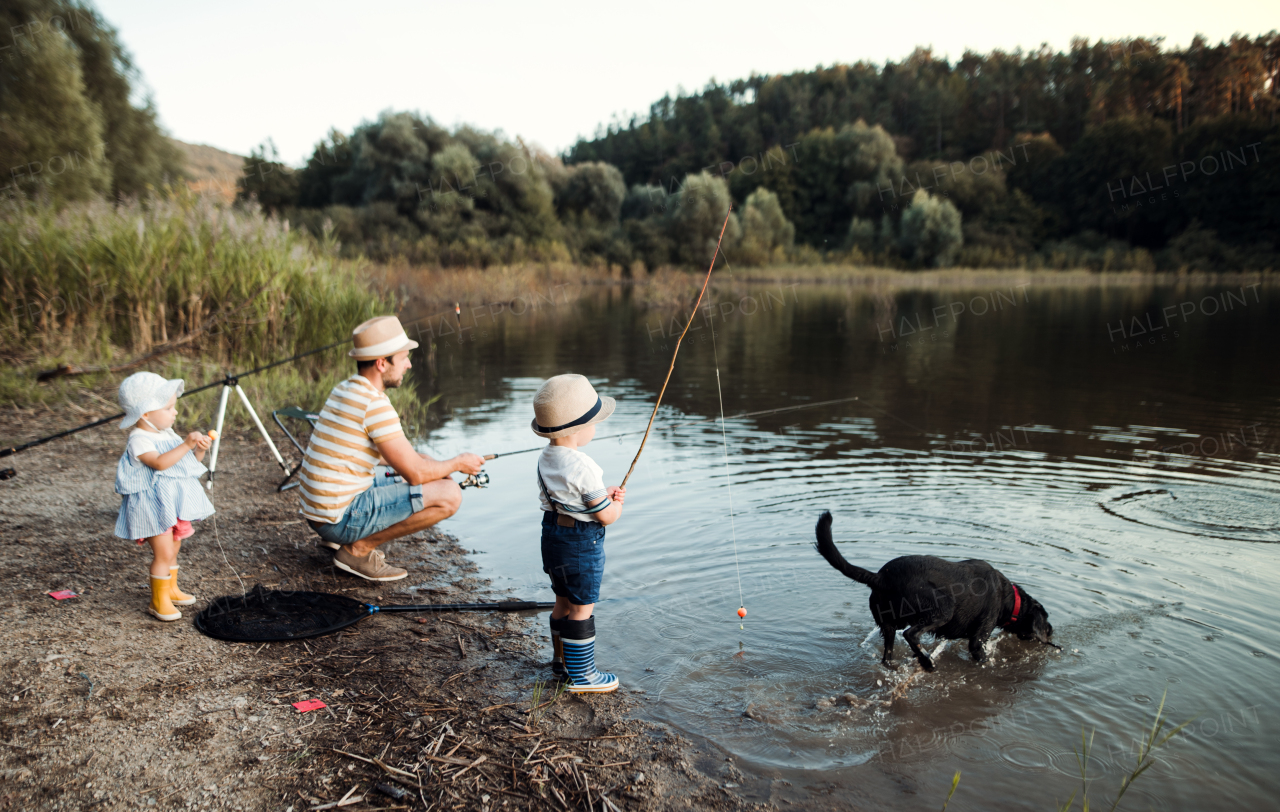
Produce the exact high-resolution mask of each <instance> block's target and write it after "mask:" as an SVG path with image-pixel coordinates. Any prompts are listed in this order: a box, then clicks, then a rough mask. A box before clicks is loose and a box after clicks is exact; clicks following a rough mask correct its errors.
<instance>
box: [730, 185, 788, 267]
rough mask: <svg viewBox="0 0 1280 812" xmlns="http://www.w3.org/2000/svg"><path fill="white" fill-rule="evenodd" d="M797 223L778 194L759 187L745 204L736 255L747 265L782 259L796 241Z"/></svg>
mask: <svg viewBox="0 0 1280 812" xmlns="http://www.w3.org/2000/svg"><path fill="white" fill-rule="evenodd" d="M795 238H796V227H795V226H794V225H792V223H791V221H790V220H788V219H787V216H786V215H785V214H783V213H782V206H781V204H779V202H778V196H777V195H775V194H774V193H773V192H771V191H769V190H768V189H766V188H764V187H763V186H761V187H758V188H757V189H756V190H755V191H754V192H752V193H751V195H750V196H748V197H747V200H746V203H745V204H744V205H743V207H742V242H741V243H740V244H739V246H738V250H737V255H738V257H739V258H740V259H741V262H742V264H744V265H767V264H768V263H769V262H771V261H775V260H777V261H782V260H785V258H786V252H787V251H788V250H789V249H790V248H791V246H792V244H794V243H795Z"/></svg>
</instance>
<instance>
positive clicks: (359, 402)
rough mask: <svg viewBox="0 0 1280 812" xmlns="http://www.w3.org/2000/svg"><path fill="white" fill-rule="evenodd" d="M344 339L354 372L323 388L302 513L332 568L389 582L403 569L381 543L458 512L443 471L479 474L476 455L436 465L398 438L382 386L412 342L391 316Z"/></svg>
mask: <svg viewBox="0 0 1280 812" xmlns="http://www.w3.org/2000/svg"><path fill="white" fill-rule="evenodd" d="M352 342H353V343H354V345H355V347H354V349H352V350H351V351H350V352H349V353H348V355H349V356H351V357H352V358H354V359H355V360H356V374H355V375H353V376H351V377H350V378H348V379H347V380H345V381H343V382H342V383H340V384H338V385H337V386H335V387H334V388H333V391H332V392H330V393H329V399H328V400H327V401H326V402H325V404H324V409H323V410H321V412H320V420H319V422H318V423H317V424H316V427H315V430H314V431H313V432H312V433H311V441H310V442H308V443H307V452H306V454H305V455H304V456H303V459H302V470H301V471H300V472H299V474H298V477H299V480H300V482H301V487H299V489H298V491H299V495H300V497H301V499H302V510H301V511H300V512H301V513H302V515H303V516H305V517H306V519H307V522H308V523H309V524H310V525H311V528H312V529H313V530H315V531H316V534H317V535H318V536H320V543H321V544H323V545H324V546H326V547H331V548H333V549H335V550H337V551H338V552H337V555H335V556H334V558H333V563H334V566H336V567H337V568H338V569H340V570H345V571H346V572H349V573H351V574H352V575H358V576H360V577H361V578H364V579H366V580H369V581H397V580H399V579H401V578H403V577H405V576H406V575H408V574H409V573H408V571H406V570H403V569H401V568H399V567H393V566H391V565H390V564H388V563H387V562H386V557H385V556H384V555H383V553H382V551H381V550H379V549H377V548H378V547H379V545H382V544H384V543H386V542H388V541H391V540H392V539H397V538H400V537H401V536H407V535H410V534H411V533H416V532H418V531H419V530H424V529H426V528H428V527H430V526H431V525H433V524H435V523H436V522H439V521H441V520H443V519H447V518H449V517H450V516H452V515H453V514H454V513H457V512H458V508H459V507H460V506H461V505H462V489H461V488H459V487H458V485H457V483H455V482H454V481H453V480H452V479H450V478H449V475H450V474H452V473H453V472H454V471H460V472H461V473H464V474H478V473H479V472H480V467H481V466H482V465H484V459H483V458H482V457H480V456H479V455H476V454H459V455H458V456H456V457H454V458H453V459H450V460H444V461H443V462H441V461H437V460H434V459H432V458H431V457H428V456H427V455H425V454H419V453H418V452H416V451H414V450H413V446H412V445H410V444H409V440H408V439H407V438H406V437H405V436H404V430H403V429H401V427H400V416H399V415H397V414H396V410H395V409H394V408H393V407H392V405H391V401H390V400H388V399H387V395H386V390H388V389H393V388H395V387H397V386H399V385H400V384H401V383H403V382H404V374H405V371H406V370H408V369H409V368H410V367H411V366H412V364H410V363H409V351H410V350H412V349H413V348H415V347H417V346H418V342H416V341H412V340H410V338H409V336H407V335H406V334H405V332H404V327H402V326H401V325H400V320H399V319H397V318H396V317H395V316H379V317H377V318H372V319H369V320H368V321H366V322H365V323H364V324H361V325H360V326H359V327H357V328H356V329H355V330H354V331H353V332H352ZM397 474H398V475H399V476H398V477H397V476H396V475H397Z"/></svg>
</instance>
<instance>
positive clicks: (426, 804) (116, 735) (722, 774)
mask: <svg viewBox="0 0 1280 812" xmlns="http://www.w3.org/2000/svg"><path fill="white" fill-rule="evenodd" d="M77 417H79V415H77ZM68 425H74V423H73V422H72V421H71V420H69V419H68V416H67V415H64V414H59V413H50V412H47V411H44V412H41V413H35V412H22V411H19V410H15V409H13V408H12V407H8V408H6V409H5V413H4V414H3V415H2V416H0V438H3V442H4V444H6V445H8V444H10V443H16V442H22V441H24V440H28V439H32V438H35V437H38V436H41V435H43V434H46V433H50V432H52V431H56V430H58V429H61V428H65V427H67V426H68ZM122 440H123V438H122V435H121V434H120V433H119V432H117V431H115V430H114V429H111V428H99V429H92V430H90V431H87V432H83V433H81V434H78V435H74V436H72V437H68V438H64V439H61V440H57V441H54V442H52V443H49V444H47V445H44V446H41V447H39V448H36V449H33V450H31V451H28V452H25V453H23V454H20V455H17V456H15V457H10V458H7V459H5V460H0V467H10V466H12V467H13V468H15V469H16V470H17V475H16V476H15V477H14V478H12V479H9V480H7V481H3V482H0V563H2V564H3V567H4V571H5V572H6V573H8V574H9V576H10V578H12V580H11V581H10V582H9V588H8V589H5V590H4V591H3V594H2V595H0V623H2V626H0V628H3V630H4V632H3V640H4V650H3V652H0V663H2V664H3V665H2V667H0V674H2V675H3V676H2V677H0V678H2V679H3V680H4V682H3V687H2V689H0V708H3V710H2V711H0V779H3V780H0V809H4V810H8V809H14V810H25V809H44V810H49V809H94V810H111V809H133V808H137V807H139V806H143V807H151V806H158V807H163V808H173V809H188V808H189V809H232V810H259V809H264V810H265V809H271V810H290V809H292V810H295V811H296V812H301V810H310V809H314V808H325V807H324V805H326V804H328V805H330V806H329V808H333V809H339V808H340V809H343V810H348V809H349V810H367V809H413V810H424V809H492V810H497V809H604V808H606V807H607V808H609V809H699V810H708V809H738V808H775V807H773V806H772V805H769V806H767V807H766V806H764V805H761V804H757V803H754V802H751V801H748V800H746V799H745V798H743V797H742V796H740V795H737V794H735V792H734V790H733V789H726V788H725V784H736V785H742V784H743V783H746V784H748V785H754V789H755V790H756V791H755V792H751V793H750V794H751V795H754V796H755V797H756V798H757V799H762V800H763V799H764V798H767V797H768V795H769V793H767V792H766V793H765V795H764V798H762V797H761V795H760V794H759V789H761V788H760V787H759V784H758V782H757V781H753V780H752V779H751V777H748V776H744V775H743V774H742V773H741V772H740V771H739V770H738V769H737V767H736V766H735V765H734V764H733V762H732V760H730V759H727V758H726V757H725V755H724V754H723V753H719V752H715V751H713V750H710V749H707V748H706V747H705V746H702V745H696V744H694V743H691V742H689V741H688V740H686V739H683V738H681V737H680V736H679V735H677V734H676V733H675V732H673V731H672V730H670V729H667V728H665V727H662V726H658V725H653V724H649V723H647V722H643V721H640V720H638V719H637V718H636V715H635V711H636V709H637V706H638V703H639V701H641V700H640V698H639V697H638V696H637V695H636V694H634V693H632V692H629V691H623V692H620V693H618V694H614V695H604V696H591V697H577V696H561V697H560V698H559V699H558V700H557V701H555V702H554V703H552V704H550V705H549V706H547V707H544V708H542V709H541V711H540V716H539V718H537V720H536V721H535V720H534V719H533V718H532V717H531V715H530V714H529V709H530V706H531V698H532V693H533V686H534V683H535V681H536V680H539V679H550V677H551V674H550V670H549V669H548V668H547V667H546V662H545V659H546V658H547V657H548V656H549V643H548V642H547V641H546V640H545V638H544V634H545V631H544V626H545V618H542V617H539V618H532V617H526V616H520V615H510V614H498V613H494V614H461V613H450V614H439V615H433V616H431V617H428V618H425V619H423V620H421V621H419V620H418V619H417V618H416V617H415V616H413V615H411V614H405V615H400V614H397V615H382V616H377V617H373V618H370V619H368V620H365V621H362V622H361V623H360V624H358V625H356V626H353V627H350V628H348V629H347V630H344V631H342V632H339V633H337V634H334V635H331V636H328V637H323V638H318V639H315V640H311V641H306V642H297V643H281V644H269V645H263V646H259V645H248V644H228V643H224V642H221V641H217V640H212V639H209V638H207V637H204V636H202V635H201V634H200V633H198V632H197V631H196V630H195V628H194V627H193V626H192V623H191V621H192V618H193V617H194V615H195V611H191V610H197V611H198V610H199V609H200V608H202V607H203V606H204V605H205V604H206V602H207V601H208V600H209V599H211V598H213V597H216V596H218V595H224V594H236V593H238V592H239V590H240V588H241V587H240V581H239V580H238V578H237V576H239V578H241V579H243V581H244V584H245V585H246V586H248V587H252V585H253V584H255V583H261V584H263V585H265V586H268V587H275V586H278V585H283V587H285V588H293V589H306V588H309V589H314V590H317V591H326V592H336V593H338V594H342V595H350V596H352V597H356V598H359V599H360V600H364V601H369V602H376V603H388V604H392V603H443V602H453V601H484V600H493V599H497V598H499V597H501V596H499V595H496V594H493V593H492V592H491V591H490V590H489V589H488V582H487V581H485V580H483V579H482V578H480V577H478V575H477V571H476V567H475V565H474V564H473V563H471V562H470V561H469V560H468V559H467V558H466V557H465V556H464V552H465V551H464V550H463V549H462V547H461V546H460V545H459V543H458V540H457V539H454V538H452V537H450V536H448V535H446V534H443V533H439V532H433V533H429V534H420V535H419V536H417V537H411V538H408V539H402V540H400V541H397V542H393V543H391V544H388V545H386V546H385V547H384V548H383V549H384V550H386V552H387V557H388V559H389V560H390V561H392V562H393V563H397V564H400V565H403V566H406V567H407V568H408V569H409V571H410V575H409V577H408V578H406V579H405V580H402V581H397V582H394V583H391V584H383V585H376V584H371V583H369V582H365V581H359V580H357V579H355V578H353V577H351V576H349V575H346V574H344V573H341V572H336V571H335V570H334V569H333V567H332V565H331V563H330V561H331V559H330V556H329V555H327V554H325V553H326V552H327V551H323V550H322V549H321V548H319V547H317V546H316V544H315V543H314V536H313V534H312V532H311V530H310V529H309V528H308V527H307V526H306V524H305V523H303V522H301V520H300V517H299V516H298V515H297V513H296V499H295V497H294V496H293V495H292V493H285V494H279V493H277V492H276V490H275V485H276V484H277V482H278V481H279V479H280V471H279V469H278V468H277V467H276V465H275V463H274V462H272V461H270V458H269V456H268V454H267V452H266V448H265V445H263V443H262V441H261V439H260V438H258V437H256V436H248V435H244V436H236V435H231V436H229V437H228V438H227V442H226V443H225V444H224V445H223V448H222V454H221V458H220V460H219V467H220V469H221V470H222V471H223V472H225V473H220V474H219V477H218V481H217V484H216V485H215V487H214V490H213V493H212V499H213V502H214V504H215V505H216V506H217V508H218V513H217V516H216V517H215V519H211V520H208V521H205V522H201V523H198V525H197V533H196V535H195V536H194V537H192V538H191V539H189V540H188V541H187V542H186V543H185V545H184V547H183V551H182V556H181V561H180V563H181V565H182V570H181V572H182V584H183V587H184V588H185V589H186V590H187V591H188V592H191V593H192V594H194V595H196V596H198V597H199V598H200V599H201V600H200V602H199V603H198V604H197V605H196V606H194V607H190V608H189V609H188V610H186V611H184V615H185V617H184V618H183V619H182V620H180V621H177V622H174V623H167V624H165V623H160V622H158V621H156V620H154V619H152V618H151V617H150V616H148V615H146V614H145V613H144V611H143V610H144V607H145V606H146V604H147V600H148V597H149V592H148V583H147V567H148V564H149V562H150V553H149V550H148V548H145V547H140V546H138V545H136V544H134V543H132V542H128V541H124V540H121V539H118V538H115V536H114V534H113V527H114V523H115V518H116V513H117V509H118V506H119V497H118V496H116V494H115V493H114V492H113V489H112V485H113V480H114V472H115V466H116V461H117V460H118V458H119V454H120V453H121V450H122V448H123V442H122ZM466 509H467V508H466V505H465V503H464V506H463V510H466ZM219 544H220V545H221V547H220V546H219ZM56 590H72V591H74V592H76V593H78V595H79V597H75V598H71V599H69V600H62V601H56V600H54V599H53V598H51V597H49V596H48V595H47V594H46V593H48V592H51V591H56ZM302 699H321V700H322V701H324V702H325V703H326V704H327V707H326V708H324V709H322V710H318V711H312V712H308V713H299V712H298V711H296V710H295V709H294V708H293V707H292V705H291V703H293V702H296V701H299V700H302ZM340 751H341V752H340ZM345 754H350V755H345ZM379 785H381V786H382V789H379V788H378V786H379ZM739 791H741V790H739ZM344 798H345V801H343V799H344ZM355 799H360V800H355ZM340 801H342V802H343V803H342V805H341V806H340V807H339V806H334V804H335V803H337V802H340ZM784 803H785V801H784Z"/></svg>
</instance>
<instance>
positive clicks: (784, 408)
mask: <svg viewBox="0 0 1280 812" xmlns="http://www.w3.org/2000/svg"><path fill="white" fill-rule="evenodd" d="M857 399H858V396H857V395H855V396H853V397H850V398H835V399H834V400H818V401H814V402H813V403H800V404H797V405H795V406H780V407H778V408H776V409H761V410H760V411H757V412H742V413H741V414H735V415H734V416H733V419H734V420H741V419H742V418H744V417H763V416H765V415H770V414H781V413H783V412H796V411H800V410H801V409H816V408H817V407H819V406H831V405H834V404H836V403H850V402H852V401H855V400H857ZM719 419H720V418H718V417H699V418H697V419H696V420H682V421H680V422H678V423H668V424H667V425H665V426H658V430H659V431H663V430H665V429H677V428H680V427H681V426H695V425H697V424H699V423H708V422H710V421H712V420H719ZM643 431H645V429H636V430H635V431H623V432H619V433H617V434H608V435H605V436H604V437H599V438H597V439H599V440H614V439H618V438H621V437H630V436H631V435H633V434H640V433H641V432H643ZM544 448H546V446H545V445H540V446H534V447H533V448H522V449H520V450H519V451H503V452H502V453H500V454H486V455H485V456H484V458H485V459H486V460H495V459H497V458H498V457H511V456H514V455H516V454H528V453H531V452H533V451H541V450H542V449H544Z"/></svg>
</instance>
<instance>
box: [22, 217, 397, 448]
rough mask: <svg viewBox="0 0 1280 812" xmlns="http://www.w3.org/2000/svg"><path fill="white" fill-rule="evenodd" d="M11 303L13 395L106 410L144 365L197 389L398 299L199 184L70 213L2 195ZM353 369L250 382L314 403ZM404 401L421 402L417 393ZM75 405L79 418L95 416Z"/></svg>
mask: <svg viewBox="0 0 1280 812" xmlns="http://www.w3.org/2000/svg"><path fill="white" fill-rule="evenodd" d="M0 301H3V308H2V309H0V402H3V403H10V404H33V403H46V404H53V403H56V404H67V403H72V404H75V403H79V404H80V405H81V406H84V407H87V408H88V409H89V410H91V411H93V412H94V414H95V415H96V414H97V413H99V412H102V411H104V410H105V409H109V408H110V407H111V403H110V401H112V400H114V394H115V393H114V387H115V385H116V384H117V383H118V381H119V380H120V379H122V378H123V377H124V376H125V375H127V374H130V373H131V372H134V371H137V370H139V369H147V370H151V371H155V372H158V373H161V374H164V375H166V376H170V377H184V378H186V379H187V388H188V389H192V388H195V387H196V386H198V385H200V384H201V383H205V382H208V381H212V380H215V379H217V378H220V377H222V375H223V373H225V372H231V371H237V370H243V369H246V368H251V367H254V366H258V365H261V364H263V363H267V362H269V361H273V360H276V359H278V358H281V357H286V356H289V355H292V354H295V353H298V352H303V351H306V350H310V349H312V348H315V347H318V346H322V345H325V344H330V343H334V342H337V341H342V340H343V339H345V338H347V337H348V336H349V335H350V331H351V328H352V327H354V326H355V325H356V324H359V323H360V322H361V321H364V320H365V319H367V318H369V317H370V316H374V315H378V314H384V313H393V312H395V306H396V302H395V299H394V297H393V296H392V295H391V294H390V293H388V292H386V291H385V289H384V288H382V287H380V286H377V285H373V284H371V283H370V281H369V279H368V278H367V275H366V274H365V273H363V272H362V271H361V269H360V265H359V264H358V263H356V262H351V261H347V260H341V259H339V258H338V250H337V246H336V245H335V244H334V243H333V242H332V241H331V240H329V239H327V238H325V239H320V240H316V239H314V238H312V237H310V236H309V235H308V234H306V233H304V232H301V231H298V230H293V229H290V228H289V226H288V223H286V222H284V221H281V220H277V219H274V218H271V217H266V216H264V215H263V214H262V213H261V211H260V210H257V209H255V208H252V207H250V208H239V207H234V208H233V207H227V206H225V205H222V204H220V203H218V202H216V201H215V200H214V199H212V198H211V197H207V196H203V197H202V196H198V195H195V194H191V193H187V192H176V193H173V194H170V195H163V196H156V197H153V198H150V199H147V200H136V201H128V202H123V203H117V204H112V203H109V202H105V201H97V202H90V203H81V204H75V205H69V206H65V207H61V208H56V207H53V206H49V205H44V204H39V203H34V202H30V201H10V202H7V203H3V204H0ZM153 354H154V355H153ZM143 358H145V359H147V360H146V362H145V363H144V364H142V365H139V366H131V367H129V368H128V369H120V370H118V371H117V372H114V373H112V372H105V371H99V372H95V373H94V374H88V375H83V376H80V377H68V378H60V379H55V380H54V381H52V382H51V383H48V384H37V383H36V373H37V372H38V371H40V370H43V369H49V368H51V367H53V366H57V365H63V364H66V365H70V366H73V367H80V368H84V369H95V370H97V369H101V368H109V367H113V366H115V367H121V366H122V365H124V364H127V363H128V362H131V361H135V360H138V359H143ZM350 371H352V368H351V367H350V360H349V359H348V358H346V356H345V352H344V351H343V349H342V348H338V349H334V350H330V351H327V352H324V353H319V354H317V355H314V356H310V357H308V358H306V359H303V360H302V361H300V362H298V363H297V364H294V365H290V366H287V367H278V368H276V369H273V370H271V371H269V372H267V373H265V374H262V375H257V376H253V377H252V378H246V379H244V381H243V385H244V386H245V388H246V389H247V390H249V391H250V392H251V394H256V395H258V396H260V397H262V398H264V399H265V400H263V401H259V400H257V399H256V398H255V402H258V403H259V406H260V408H263V409H270V408H277V407H279V406H283V405H290V404H296V405H304V406H308V407H313V408H314V407H318V406H319V405H320V404H322V403H323V399H324V395H325V394H326V393H327V392H328V388H329V387H331V386H332V385H333V384H334V383H335V382H336V379H337V378H338V377H340V376H342V375H345V374H347V373H348V372H350ZM94 390H97V391H96V392H95V391H94ZM206 399H216V394H213V395H210V396H209V397H208V398H206ZM395 399H396V400H397V401H399V404H398V405H401V406H403V407H404V408H407V409H415V408H418V407H421V406H422V404H418V403H417V401H416V398H415V396H414V394H413V392H412V389H411V388H409V387H406V388H405V389H404V390H401V391H399V392H397V393H396V396H395ZM186 408H187V409H194V410H195V412H194V413H192V414H190V417H191V418H192V419H198V420H200V421H202V422H203V421H205V420H207V418H208V417H209V415H208V414H206V413H207V412H208V411H209V408H208V407H207V406H205V405H204V404H203V403H200V404H197V403H195V402H194V400H193V401H192V402H191V403H190V404H189V405H188V406H187V407H186ZM75 411H77V412H78V413H77V414H71V413H70V412H68V414H67V417H68V418H69V419H70V420H76V419H79V418H83V417H85V416H87V412H86V411H85V409H77V410H75ZM239 412H240V409H239V407H238V406H233V407H232V408H230V409H229V410H228V417H229V418H230V420H231V422H232V425H234V426H244V425H247V418H246V417H244V416H243V415H240V414H239ZM197 414H198V415H199V416H198V417H197Z"/></svg>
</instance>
